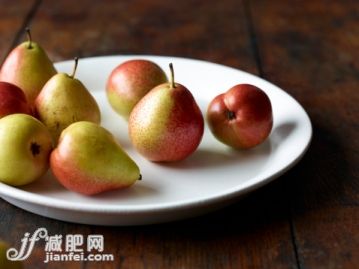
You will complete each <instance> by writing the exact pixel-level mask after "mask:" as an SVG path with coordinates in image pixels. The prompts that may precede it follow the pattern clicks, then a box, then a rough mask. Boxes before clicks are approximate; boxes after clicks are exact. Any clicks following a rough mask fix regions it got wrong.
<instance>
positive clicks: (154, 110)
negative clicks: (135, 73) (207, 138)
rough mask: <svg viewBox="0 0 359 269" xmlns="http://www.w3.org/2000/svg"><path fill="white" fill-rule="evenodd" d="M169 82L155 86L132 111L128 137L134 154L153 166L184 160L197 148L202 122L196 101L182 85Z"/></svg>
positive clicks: (172, 78)
mask: <svg viewBox="0 0 359 269" xmlns="http://www.w3.org/2000/svg"><path fill="white" fill-rule="evenodd" d="M170 69H171V81H170V82H169V83H164V84H161V85H158V86H156V87H155V88H154V89H152V90H151V91H150V92H149V93H147V94H146V95H145V96H144V97H143V98H142V99H141V100H140V101H139V102H138V103H137V105H136V106H135V107H134V109H133V110H132V112H131V115H130V118H129V135H130V138H131V141H132V144H133V145H134V147H135V148H136V150H137V151H138V152H139V153H140V154H142V155H143V156H144V157H146V158H147V159H149V160H151V161H155V162H171V161H179V160H183V159H185V158H186V157H188V156H189V155H190V154H192V153H193V152H194V151H195V150H196V149H197V147H198V145H199V144H200V142H201V140H202V136H203V131H204V120H203V116H202V113H201V110H200V109H199V107H198V105H197V103H196V100H195V99H194V97H193V95H192V94H191V92H190V91H189V90H188V89H187V88H186V87H185V86H183V85H181V84H179V83H175V81H174V72H173V67H172V64H170Z"/></svg>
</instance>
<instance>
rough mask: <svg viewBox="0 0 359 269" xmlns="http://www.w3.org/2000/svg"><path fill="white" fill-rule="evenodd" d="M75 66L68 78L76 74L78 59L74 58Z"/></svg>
mask: <svg viewBox="0 0 359 269" xmlns="http://www.w3.org/2000/svg"><path fill="white" fill-rule="evenodd" d="M74 60H75V65H74V69H73V70H72V74H71V76H70V78H74V77H75V74H76V70H77V65H78V63H79V58H78V57H75V59H74Z"/></svg>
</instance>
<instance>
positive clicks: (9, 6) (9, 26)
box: [0, 0, 36, 65]
mask: <svg viewBox="0 0 359 269" xmlns="http://www.w3.org/2000/svg"><path fill="white" fill-rule="evenodd" d="M35 4H36V1H35V0H33V1H27V0H20V1H11V0H0V6H1V8H0V18H1V19H0V20H1V23H0V33H1V37H0V65H1V64H2V62H3V60H4V59H5V57H6V55H7V54H8V53H9V51H10V49H12V46H13V45H14V43H15V42H17V40H16V38H17V36H18V33H19V32H21V31H22V29H23V28H24V25H25V24H26V23H27V19H28V15H31V11H32V7H33V6H34V5H35ZM3 7H6V8H3Z"/></svg>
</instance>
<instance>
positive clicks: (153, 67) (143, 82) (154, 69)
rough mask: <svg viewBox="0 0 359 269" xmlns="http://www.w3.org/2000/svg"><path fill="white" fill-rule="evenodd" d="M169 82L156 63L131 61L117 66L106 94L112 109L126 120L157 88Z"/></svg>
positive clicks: (109, 79)
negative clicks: (151, 91) (139, 102)
mask: <svg viewBox="0 0 359 269" xmlns="http://www.w3.org/2000/svg"><path fill="white" fill-rule="evenodd" d="M165 82H167V77H166V74H165V72H163V70H162V69H161V67H159V66H158V65H157V64H155V63H154V62H151V61H148V60H142V59H138V60H130V61H126V62H124V63H122V64H120V65H119V66H117V67H116V68H115V69H114V70H113V71H112V73H111V75H110V77H109V78H108V81H107V86H106V93H107V98H108V101H109V102H110V104H111V106H112V108H113V109H114V110H115V111H116V112H117V113H118V114H120V115H121V116H123V117H124V118H126V119H127V118H128V117H129V115H130V113H131V110H132V109H133V107H134V106H135V105H136V104H137V102H138V101H140V99H141V98H142V97H143V96H145V95H146V94H147V93H148V92H149V91H150V90H151V89H153V88H154V87H155V86H157V85H159V84H162V83H165Z"/></svg>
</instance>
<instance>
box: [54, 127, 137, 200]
mask: <svg viewBox="0 0 359 269" xmlns="http://www.w3.org/2000/svg"><path fill="white" fill-rule="evenodd" d="M50 166H51V169H52V171H53V174H54V175H55V177H56V178H57V179H58V181H59V182H60V183H61V184H62V185H63V186H64V187H66V188H67V189H69V190H72V191H75V192H78V193H81V194H85V195H93V194H97V193H101V192H104V191H108V190H113V189H121V188H125V187H128V186H131V185H132V184H133V183H135V182H136V181H137V180H139V179H141V175H140V169H139V167H138V166H137V164H136V163H135V162H134V161H133V160H132V159H131V158H130V157H129V156H128V155H127V154H126V152H125V151H124V150H123V149H122V148H121V146H120V145H119V143H118V142H117V141H116V139H115V138H114V136H113V135H112V134H111V133H110V132H109V131H107V130H106V129H105V128H103V127H101V126H100V125H97V124H95V123H92V122H87V121H80V122H76V123H73V124H71V125H70V126H69V127H67V128H66V129H65V130H64V131H63V132H62V134H61V136H60V139H59V143H58V145H57V147H56V148H55V149H54V150H53V152H52V153H51V156H50Z"/></svg>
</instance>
